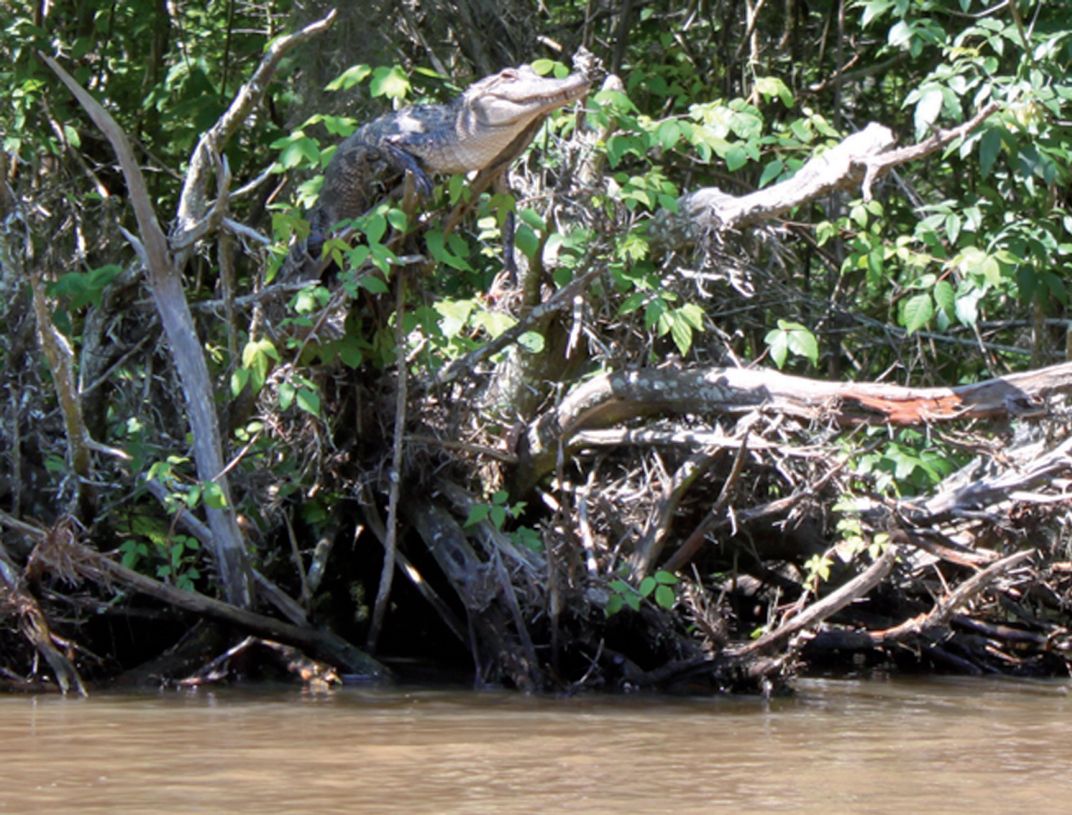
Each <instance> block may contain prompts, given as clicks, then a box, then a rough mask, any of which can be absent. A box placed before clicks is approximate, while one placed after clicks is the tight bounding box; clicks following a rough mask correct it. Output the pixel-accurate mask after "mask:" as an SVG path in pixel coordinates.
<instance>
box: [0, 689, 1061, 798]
mask: <svg viewBox="0 0 1072 815" xmlns="http://www.w3.org/2000/svg"><path fill="white" fill-rule="evenodd" d="M797 688H798V694H797V695H796V696H795V697H794V698H790V699H778V700H774V701H772V702H771V703H770V704H764V703H763V702H762V701H760V700H758V699H663V698H651V697H649V698H638V697H629V698H592V697H583V698H575V699H546V698H542V699H533V698H524V697H521V696H518V695H516V694H508V693H462V692H455V691H407V690H395V691H368V690H356V689H344V690H341V691H338V692H334V693H330V694H325V695H311V694H302V693H300V692H298V691H292V690H278V689H276V690H266V689H260V690H252V691H251V690H249V689H241V690H213V691H208V692H206V691H204V690H201V691H199V692H195V693H190V692H180V693H176V692H167V693H161V694H159V695H152V694H148V695H104V694H98V695H96V696H94V697H93V698H90V699H88V700H78V699H60V698H55V697H36V698H29V697H18V696H10V697H0V773H2V775H0V812H25V813H53V812H55V813H59V812H63V813H90V812H93V813H103V812H108V813H119V812H122V813H134V812H146V813H149V812H152V813H193V812H206V813H209V812H210V813H258V815H259V814H260V813H276V812H295V813H297V812H303V813H304V812H309V813H334V812H406V813H409V812H465V813H480V812H495V813H499V812H532V813H537V812H548V811H557V812H618V813H634V812H663V811H673V812H731V811H732V812H735V813H758V812H791V813H824V814H828V813H857V812H867V813H885V812H889V813H898V815H914V814H915V813H938V812H941V813H954V812H973V813H983V812H995V813H998V812H1000V813H1008V812H1015V811H1016V810H1017V809H1020V808H1024V807H1028V806H1034V807H1036V808H1038V809H1039V810H1040V811H1043V810H1044V811H1049V812H1057V811H1065V808H1066V807H1067V810H1068V811H1072V773H1070V772H1069V764H1070V761H1069V750H1070V748H1072V736H1070V735H1069V732H1070V726H1069V725H1070V717H1072V699H1070V697H1069V695H1068V691H1069V688H1070V686H1069V684H1068V683H1022V682H1017V683H1012V682H990V681H978V680H976V681H966V680H950V681H927V682H922V681H919V682H908V681H896V682H845V681H837V682H835V681H818V680H812V681H804V682H800V683H799V684H798V685H797Z"/></svg>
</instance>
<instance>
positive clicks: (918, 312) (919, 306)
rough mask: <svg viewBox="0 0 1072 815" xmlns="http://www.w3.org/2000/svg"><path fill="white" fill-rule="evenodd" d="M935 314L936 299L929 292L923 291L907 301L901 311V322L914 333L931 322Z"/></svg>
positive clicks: (910, 332) (907, 329)
mask: <svg viewBox="0 0 1072 815" xmlns="http://www.w3.org/2000/svg"><path fill="white" fill-rule="evenodd" d="M933 316H934V300H932V299H931V295H930V293H929V292H923V293H921V294H917V295H915V296H914V297H910V298H908V300H906V301H905V304H904V307H903V309H902V311H901V324H902V325H903V326H904V327H905V330H906V331H907V332H908V333H909V334H912V333H914V332H916V331H919V329H921V328H923V326H925V325H926V324H927V323H929V322H930V320H931V317H933Z"/></svg>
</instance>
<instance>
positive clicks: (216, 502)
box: [204, 481, 227, 509]
mask: <svg viewBox="0 0 1072 815" xmlns="http://www.w3.org/2000/svg"><path fill="white" fill-rule="evenodd" d="M204 500H205V506H207V507H208V508H209V509H223V508H224V507H226V506H227V496H226V495H224V493H223V489H222V488H221V487H220V485H219V484H217V483H216V482H215V481H206V482H205V483H204Z"/></svg>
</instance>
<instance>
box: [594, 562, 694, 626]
mask: <svg viewBox="0 0 1072 815" xmlns="http://www.w3.org/2000/svg"><path fill="white" fill-rule="evenodd" d="M678 582H679V581H678V578H677V576H676V575H675V574H673V573H672V572H667V571H662V570H660V571H657V572H656V573H655V574H654V575H648V576H647V577H645V578H644V579H643V580H641V581H640V585H639V586H637V587H635V588H634V587H633V586H631V585H629V583H627V582H626V581H624V580H622V579H620V578H618V579H615V580H612V581H611V582H610V584H609V588H610V595H609V597H608V598H607V604H606V605H605V606H604V608H603V612H604V613H605V614H606V615H607V616H608V617H613V616H614V615H615V614H617V613H618V612H619V611H621V610H622V609H623V608H626V607H628V608H630V609H632V610H633V611H639V610H640V604H641V602H642V601H643V600H646V599H647V600H650V601H651V602H654V603H655V605H656V606H658V607H659V608H661V609H664V610H666V611H671V610H672V609H673V608H674V606H675V605H676V604H677V592H676V591H675V589H674V586H676V585H677V584H678Z"/></svg>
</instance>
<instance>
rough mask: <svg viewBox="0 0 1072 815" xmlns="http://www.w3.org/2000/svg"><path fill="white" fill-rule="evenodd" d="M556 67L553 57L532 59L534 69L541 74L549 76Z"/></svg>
mask: <svg viewBox="0 0 1072 815" xmlns="http://www.w3.org/2000/svg"><path fill="white" fill-rule="evenodd" d="M554 69H555V61H554V60H553V59H537V60H533V61H532V70H534V71H535V72H536V73H537V74H539V75H540V76H547V75H548V74H549V73H551V71H553V70H554Z"/></svg>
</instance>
